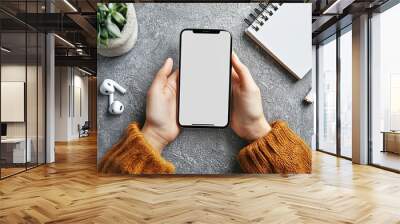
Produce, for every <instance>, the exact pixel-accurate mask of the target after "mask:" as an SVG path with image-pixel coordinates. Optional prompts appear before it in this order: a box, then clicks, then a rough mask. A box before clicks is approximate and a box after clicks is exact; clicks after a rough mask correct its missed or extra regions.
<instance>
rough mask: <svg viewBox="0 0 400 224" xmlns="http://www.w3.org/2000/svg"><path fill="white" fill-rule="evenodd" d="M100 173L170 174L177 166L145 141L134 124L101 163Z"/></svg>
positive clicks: (137, 126)
mask: <svg viewBox="0 0 400 224" xmlns="http://www.w3.org/2000/svg"><path fill="white" fill-rule="evenodd" d="M98 169H99V171H100V172H103V173H123V174H169V173H174V172H175V166H174V165H173V164H172V163H170V162H168V161H167V160H165V159H164V158H163V157H162V156H161V155H160V153H159V152H158V151H156V150H154V149H153V148H152V146H151V145H150V144H149V143H148V142H147V141H146V139H144V136H143V134H142V132H141V131H140V128H139V125H138V124H137V123H132V124H130V125H129V126H128V128H127V129H126V130H125V133H124V135H123V136H122V137H121V139H120V140H119V141H118V143H116V144H115V145H114V146H112V148H111V149H110V150H108V151H107V153H106V154H105V155H104V157H103V159H102V160H101V161H100V164H99V167H98Z"/></svg>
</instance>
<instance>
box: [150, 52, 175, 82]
mask: <svg viewBox="0 0 400 224" xmlns="http://www.w3.org/2000/svg"><path fill="white" fill-rule="evenodd" d="M173 64H174V62H173V61H172V58H167V60H165V62H164V65H163V66H162V67H161V68H160V70H159V71H158V72H157V74H156V77H155V78H154V81H153V84H152V85H165V84H166V83H167V80H168V76H169V75H170V74H171V71H172V66H173Z"/></svg>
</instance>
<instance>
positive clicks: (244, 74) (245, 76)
mask: <svg viewBox="0 0 400 224" xmlns="http://www.w3.org/2000/svg"><path fill="white" fill-rule="evenodd" d="M232 66H233V68H234V69H235V71H236V73H237V74H238V77H239V79H240V82H241V83H242V84H243V85H245V86H246V85H250V84H253V83H254V80H253V77H251V74H250V72H249V69H248V68H247V67H246V65H244V64H243V63H242V62H241V61H240V60H239V58H238V56H237V55H236V53H235V52H233V53H232Z"/></svg>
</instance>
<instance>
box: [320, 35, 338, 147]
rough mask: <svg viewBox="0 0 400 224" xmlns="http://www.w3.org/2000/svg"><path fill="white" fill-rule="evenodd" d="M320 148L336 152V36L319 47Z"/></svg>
mask: <svg viewBox="0 0 400 224" xmlns="http://www.w3.org/2000/svg"><path fill="white" fill-rule="evenodd" d="M317 63H318V107H319V109H318V124H317V125H318V150H321V151H325V152H329V153H334V154H336V37H332V38H331V39H330V40H328V41H326V42H325V43H323V44H321V45H319V47H318V62H317Z"/></svg>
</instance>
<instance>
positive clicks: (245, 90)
mask: <svg viewBox="0 0 400 224" xmlns="http://www.w3.org/2000/svg"><path fill="white" fill-rule="evenodd" d="M232 67H233V68H232V92H233V108H232V120H231V122H232V123H231V127H232V129H233V130H234V131H235V133H236V134H237V135H238V136H239V137H241V138H243V139H245V140H247V141H249V142H252V141H254V140H257V139H258V138H261V137H263V136H265V135H267V134H268V132H269V131H270V130H271V126H270V125H269V124H268V122H267V120H266V119H265V116H264V112H263V107H262V100H261V93H260V89H259V88H258V86H257V84H256V83H255V82H254V80H253V77H252V76H251V74H250V72H249V69H248V68H247V67H246V66H245V65H244V64H243V63H242V62H241V61H240V60H239V58H238V56H237V55H236V54H235V53H233V54H232Z"/></svg>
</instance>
